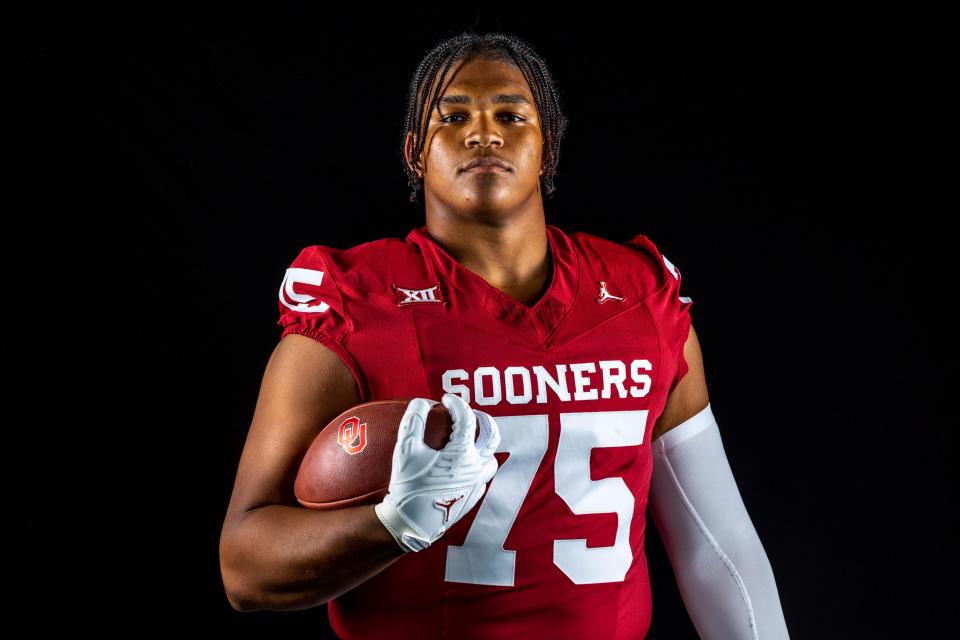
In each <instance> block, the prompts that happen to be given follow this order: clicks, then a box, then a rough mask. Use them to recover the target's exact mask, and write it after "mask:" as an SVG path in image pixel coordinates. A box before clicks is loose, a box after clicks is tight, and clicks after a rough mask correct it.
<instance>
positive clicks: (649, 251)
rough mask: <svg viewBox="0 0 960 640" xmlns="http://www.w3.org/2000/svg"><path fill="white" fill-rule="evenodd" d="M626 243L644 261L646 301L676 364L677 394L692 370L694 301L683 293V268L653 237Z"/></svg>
mask: <svg viewBox="0 0 960 640" xmlns="http://www.w3.org/2000/svg"><path fill="white" fill-rule="evenodd" d="M624 244H626V246H628V247H630V248H631V249H633V250H634V251H636V252H637V253H638V254H639V255H640V256H641V257H642V259H643V263H644V267H645V269H644V270H643V272H642V273H640V274H639V276H640V278H641V280H642V281H643V282H642V287H643V290H644V292H645V293H644V302H645V303H646V305H647V308H648V309H650V313H651V314H652V315H653V317H654V322H656V323H657V329H658V331H659V332H660V335H661V340H662V341H663V342H664V345H665V349H666V354H667V357H668V358H669V359H670V361H671V362H672V363H673V364H674V368H673V370H674V371H675V372H676V373H675V375H674V376H673V377H672V379H671V382H670V391H673V389H674V387H676V386H677V383H679V382H680V380H682V379H683V376H685V375H686V374H687V371H688V370H689V367H688V366H687V361H686V360H685V359H684V357H683V346H684V344H685V343H686V341H687V336H688V335H689V333H690V324H691V322H692V321H691V318H690V308H691V307H692V306H693V299H692V298H690V297H689V296H685V295H683V294H682V293H681V285H682V278H681V275H680V269H678V268H677V266H676V265H675V264H674V263H673V262H671V261H670V260H669V259H667V257H666V256H665V255H663V254H662V253H660V250H659V249H657V247H656V245H655V244H654V243H653V241H651V240H650V238H648V237H647V236H645V235H643V234H639V235H637V236H634V237H633V238H631V239H630V240H628V241H627V242H626V243H624Z"/></svg>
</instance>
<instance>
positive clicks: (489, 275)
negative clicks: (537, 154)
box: [427, 215, 553, 305]
mask: <svg viewBox="0 0 960 640" xmlns="http://www.w3.org/2000/svg"><path fill="white" fill-rule="evenodd" d="M427 231H428V232H429V233H430V236H431V237H432V238H433V239H434V240H435V241H436V242H437V244H439V245H440V246H441V247H443V249H444V250H445V251H446V252H447V253H449V254H450V255H451V256H452V257H453V258H454V259H455V260H456V261H457V262H459V263H460V264H461V265H462V266H464V267H465V268H467V269H469V270H470V271H472V272H473V273H475V274H477V275H478V276H480V277H481V278H483V279H484V280H485V281H486V282H487V283H489V284H490V285H491V286H493V287H496V288H497V289H500V290H501V291H503V293H505V294H506V295H508V296H510V297H511V298H514V299H515V300H518V301H519V302H521V303H523V304H527V305H532V304H534V303H535V302H536V301H537V300H539V299H540V297H541V296H542V295H543V293H544V291H545V290H546V288H547V287H548V286H549V284H550V277H551V275H552V268H553V265H552V259H551V254H550V244H549V241H548V240H547V229H546V222H545V220H544V218H543V216H542V215H541V216H537V217H532V216H531V217H528V219H525V220H524V219H520V220H517V221H515V222H511V223H510V224H507V225H501V226H492V225H490V224H486V223H483V222H477V221H472V220H470V221H465V220H462V219H460V220H456V221H451V220H445V219H443V218H439V217H436V216H433V217H432V216H427Z"/></svg>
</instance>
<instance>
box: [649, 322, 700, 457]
mask: <svg viewBox="0 0 960 640" xmlns="http://www.w3.org/2000/svg"><path fill="white" fill-rule="evenodd" d="M683 358H684V360H686V362H687V373H686V375H684V376H683V378H682V379H681V380H680V382H678V383H677V386H676V387H674V389H673V391H672V392H671V393H670V395H669V396H668V397H667V402H666V405H665V406H664V408H663V413H662V414H660V417H659V418H658V419H657V422H656V423H655V424H654V427H653V435H652V440H656V439H657V438H659V437H660V436H661V435H663V434H664V433H666V432H667V431H669V430H670V429H672V428H673V427H676V426H677V425H679V424H681V423H682V422H684V421H685V420H687V419H689V418H691V417H693V416H694V415H696V414H697V413H699V412H700V411H701V410H702V409H703V408H704V407H706V406H707V403H708V402H710V397H709V395H708V393H707V380H706V376H705V375H704V371H703V354H702V353H701V351H700V341H699V339H698V338H697V332H696V331H695V330H694V328H693V324H691V325H690V331H689V332H688V334H687V339H686V342H684V345H683Z"/></svg>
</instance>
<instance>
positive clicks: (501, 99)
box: [439, 93, 532, 106]
mask: <svg viewBox="0 0 960 640" xmlns="http://www.w3.org/2000/svg"><path fill="white" fill-rule="evenodd" d="M493 103H494V104H525V105H527V106H532V105H531V104H530V101H529V100H527V97H526V96H525V95H523V94H522V93H498V94H497V95H495V96H493ZM439 104H441V105H445V104H473V101H472V100H471V99H470V96H465V95H463V94H455V95H447V96H443V97H442V98H440V103H439Z"/></svg>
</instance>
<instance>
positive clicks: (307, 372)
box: [225, 334, 360, 526]
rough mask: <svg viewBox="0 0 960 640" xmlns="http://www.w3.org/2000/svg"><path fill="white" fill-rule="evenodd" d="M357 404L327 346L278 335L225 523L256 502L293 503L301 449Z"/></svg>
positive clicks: (349, 378)
mask: <svg viewBox="0 0 960 640" xmlns="http://www.w3.org/2000/svg"><path fill="white" fill-rule="evenodd" d="M359 403H360V394H359V390H358V388H357V383H356V381H355V379H354V377H353V374H352V373H351V372H350V369H349V368H348V367H347V365H346V364H345V363H344V362H343V361H342V360H341V359H340V358H339V357H338V356H337V355H336V354H335V353H334V352H333V351H332V350H331V349H329V348H328V347H326V346H324V345H322V344H320V343H319V342H317V341H316V340H313V339H312V338H309V337H306V336H302V335H298V334H289V335H286V336H284V337H283V339H282V340H280V342H279V344H277V347H276V348H275V349H274V351H273V353H272V354H271V356H270V360H269V361H268V363H267V366H266V369H265V371H264V375H263V380H262V382H261V386H260V393H259V395H258V397H257V404H256V409H255V410H254V415H253V419H252V421H251V424H250V428H249V431H248V432H247V438H246V442H245V443H244V447H243V452H242V454H241V456H240V463H239V467H238V469H237V475H236V479H235V481H234V487H233V494H232V495H231V498H230V506H229V507H228V511H227V518H226V522H225V526H227V524H229V523H230V522H231V521H232V520H233V519H235V518H238V517H241V516H242V515H243V514H244V513H245V512H247V511H249V510H250V509H254V508H257V507H260V506H264V505H267V504H284V505H291V506H296V505H297V504H299V503H297V501H296V497H295V496H294V493H293V484H294V480H295V479H296V474H297V471H298V470H299V464H300V461H301V460H302V459H303V456H304V454H305V453H306V451H307V449H308V448H309V447H310V444H311V443H312V442H313V439H314V438H315V437H316V435H317V434H318V433H319V432H320V430H322V429H323V428H324V427H325V426H326V425H327V424H328V423H329V422H330V420H332V419H333V418H335V417H336V416H337V415H339V414H340V413H342V412H343V411H345V410H346V409H349V408H350V407H352V406H355V405H357V404H359Z"/></svg>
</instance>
